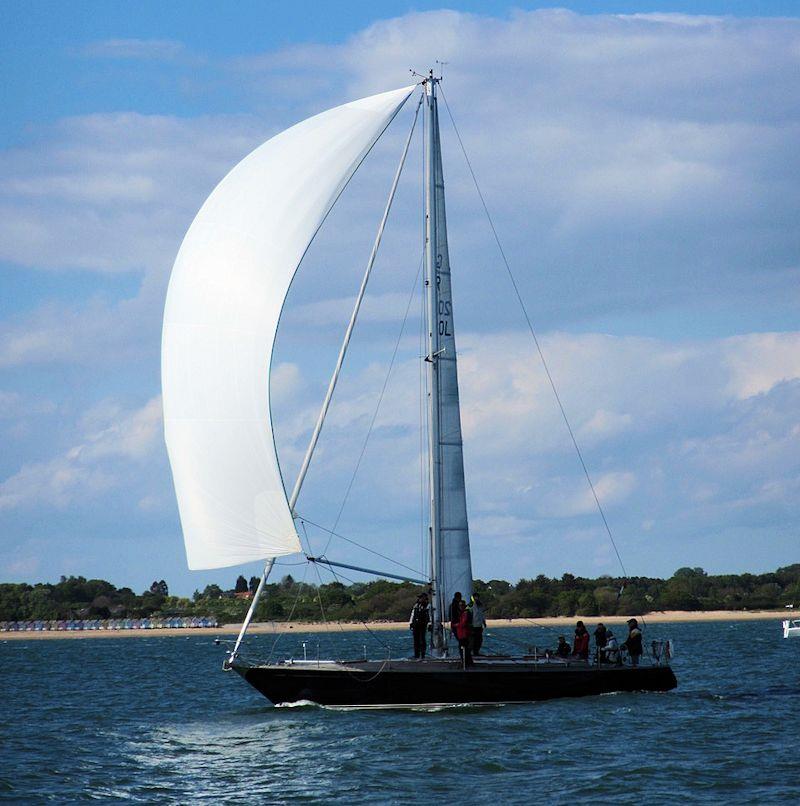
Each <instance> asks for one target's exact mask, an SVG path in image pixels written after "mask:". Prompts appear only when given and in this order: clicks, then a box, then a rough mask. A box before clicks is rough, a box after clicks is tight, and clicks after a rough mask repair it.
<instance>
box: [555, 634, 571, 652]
mask: <svg viewBox="0 0 800 806" xmlns="http://www.w3.org/2000/svg"><path fill="white" fill-rule="evenodd" d="M571 651H572V650H571V649H570V646H569V644H568V643H567V639H566V638H564V636H563V635H559V636H558V646H557V647H556V655H558V657H559V658H568V657H569V656H570V652H571Z"/></svg>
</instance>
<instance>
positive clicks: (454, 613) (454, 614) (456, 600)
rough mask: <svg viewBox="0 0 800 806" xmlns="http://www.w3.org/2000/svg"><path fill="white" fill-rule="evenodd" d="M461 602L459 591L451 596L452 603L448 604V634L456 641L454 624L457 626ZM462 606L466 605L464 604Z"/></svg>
mask: <svg viewBox="0 0 800 806" xmlns="http://www.w3.org/2000/svg"><path fill="white" fill-rule="evenodd" d="M461 601H462V600H461V591H456V592H455V593H454V594H453V601H452V602H450V632H451V633H452V634H453V638H455V639H456V640H458V636H457V635H456V624H458V619H459V618H460V616H461ZM464 604H465V605H466V602H464Z"/></svg>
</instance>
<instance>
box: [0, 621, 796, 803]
mask: <svg viewBox="0 0 800 806" xmlns="http://www.w3.org/2000/svg"><path fill="white" fill-rule="evenodd" d="M587 621H588V620H587ZM559 632H563V630H561V631H559V630H545V629H543V628H536V627H530V628H504V629H494V630H490V631H489V635H488V636H487V639H486V648H487V650H492V649H494V650H495V651H500V650H506V651H508V650H509V649H514V648H518V649H519V648H524V647H526V646H531V645H538V646H548V645H552V646H555V642H556V638H557V636H558V634H559ZM616 632H619V633H621V632H622V629H621V628H620V629H618V630H616ZM567 637H568V638H569V635H567ZM645 637H646V642H649V640H650V639H652V638H655V637H670V638H672V639H673V640H674V641H675V645H676V647H677V657H676V658H675V661H674V669H675V672H676V675H677V677H678V683H679V687H678V689H677V690H675V691H672V692H669V693H662V694H616V695H604V696H599V697H585V698H582V699H569V700H557V701H551V702H542V703H535V704H531V705H513V706H494V707H484V708H474V707H453V708H444V709H432V710H430V711H426V710H416V711H415V710H400V711H374V710H371V711H336V710H328V709H323V708H319V707H316V706H306V707H294V708H274V707H273V706H272V705H270V704H269V703H268V702H267V700H265V699H263V698H262V697H261V695H259V694H258V693H257V692H255V691H254V690H253V689H251V688H250V687H249V686H248V685H247V684H246V683H245V682H244V681H243V680H242V679H241V678H240V677H239V676H238V675H236V674H234V673H225V672H223V671H222V670H221V665H222V659H223V656H224V646H218V645H215V644H214V643H213V640H212V638H211V637H209V636H192V635H187V636H180V637H165V638H149V637H148V638H113V639H112V638H108V639H91V638H86V639H73V640H40V641H36V640H29V641H17V640H14V641H2V637H0V683H1V684H2V692H1V694H2V696H1V699H0V750H1V751H2V752H0V800H6V801H12V802H23V801H25V802H37V801H44V800H52V801H56V802H65V801H75V800H96V801H100V802H114V801H117V800H129V801H130V800H132V801H139V802H146V803H151V802H159V803H189V802H193V801H204V800H205V801H213V802H223V803H224V802H231V803H233V802H235V801H239V802H248V803H254V802H264V803H281V802H293V801H301V802H307V803H342V804H344V803H347V804H351V803H364V802H372V803H426V802H441V803H487V802H488V803H492V804H501V803H502V804H506V803H531V802H534V801H539V800H544V801H547V802H551V803H570V804H574V803H588V802H592V803H602V802H607V803H641V802H643V801H648V802H665V801H667V800H669V801H671V802H679V801H681V800H689V801H691V802H703V803H731V802H736V803H800V640H784V639H783V638H781V628H780V622H779V621H778V620H775V621H757V622H738V623H704V624H671V625H658V624H653V625H650V624H647V625H646V628H645ZM274 640H275V639H274V637H269V636H258V637H257V638H255V639H254V640H252V641H251V642H250V647H249V651H250V652H251V653H254V654H261V655H265V656H266V655H268V654H269V653H270V651H271V650H272V649H273V643H274ZM304 640H305V641H306V647H305V652H306V654H307V656H308V657H309V658H312V657H316V654H317V652H318V651H319V653H320V654H321V655H322V656H325V655H326V654H328V653H329V652H330V651H333V650H334V648H335V652H336V654H337V655H340V656H341V655H349V656H350V657H357V656H363V652H364V649H363V646H364V644H365V643H366V644H367V651H368V652H369V653H370V655H371V656H373V657H374V656H378V657H381V656H386V655H391V656H392V657H401V656H402V655H403V654H404V653H407V652H408V650H409V649H410V643H411V642H410V635H409V634H408V633H377V634H376V637H375V638H372V637H371V636H369V635H366V636H365V635H364V634H363V633H359V634H354V633H342V634H337V635H333V636H329V635H319V636H317V635H304V634H303V633H302V631H301V630H299V629H298V630H295V631H294V633H290V634H289V635H288V636H285V637H283V638H282V639H281V641H280V642H279V644H278V646H277V647H276V648H275V655H276V656H277V657H285V656H287V655H292V654H293V655H294V656H295V657H302V655H303V651H304V650H303V647H302V641H304ZM318 643H319V647H318Z"/></svg>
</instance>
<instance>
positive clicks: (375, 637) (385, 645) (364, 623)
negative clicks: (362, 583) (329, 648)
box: [328, 567, 391, 650]
mask: <svg viewBox="0 0 800 806" xmlns="http://www.w3.org/2000/svg"><path fill="white" fill-rule="evenodd" d="M328 571H330V572H331V573H332V574H333V576H334V578H335V579H336V581H337V582H338V583H339V584H341V580H342V579H344V580H346V581H347V582H349V583H350V584H351V585H356V584H357V583H356V581H355V580H354V579H350V577H346V576H345V575H344V574H342V573H339V574H337V573H336V571H334V570H333V568H330V567H328ZM340 577H341V579H340ZM359 621H360V622H361V625H362V626H363V627H364V629H365V630H366V631H367V632H368V633H369V634H370V635H371V636H372V637H373V638H374V639H375V640H376V641H377V642H378V643H379V644H381V645H382V646H383V648H384V649H388V650H391V646H389V644H387V643H386V642H385V641H383V640H382V639H380V638H379V637H378V636H377V635H375V633H374V632H373V631H372V630H371V629H370V628H369V625H368V624H367V622H366V621H364V619H359ZM339 626H340V627H341V625H339ZM344 631H345V630H344V628H343V627H342V632H344Z"/></svg>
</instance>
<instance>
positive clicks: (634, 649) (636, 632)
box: [622, 618, 642, 666]
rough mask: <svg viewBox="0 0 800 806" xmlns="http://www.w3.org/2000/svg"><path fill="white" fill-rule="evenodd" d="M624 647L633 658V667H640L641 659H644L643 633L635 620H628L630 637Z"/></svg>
mask: <svg viewBox="0 0 800 806" xmlns="http://www.w3.org/2000/svg"><path fill="white" fill-rule="evenodd" d="M622 646H623V647H625V649H627V650H628V654H629V655H630V656H631V666H638V665H639V658H641V657H642V631H641V630H640V629H639V622H638V621H637V620H636V619H635V618H632V619H628V637H627V638H626V639H625V643H624V644H623V645H622Z"/></svg>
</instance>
